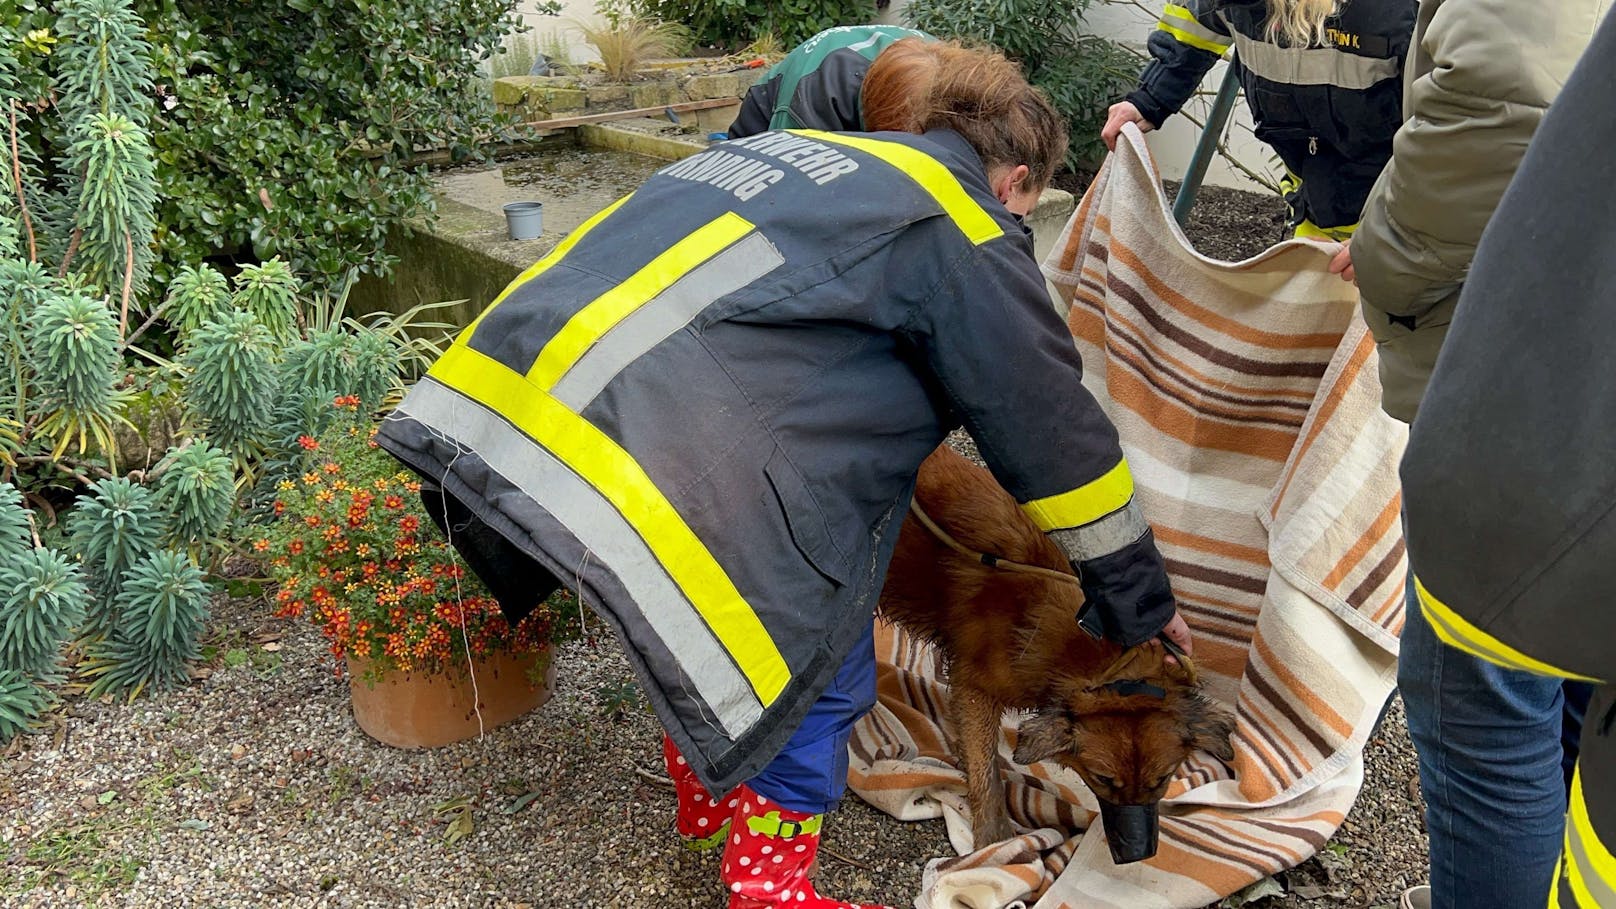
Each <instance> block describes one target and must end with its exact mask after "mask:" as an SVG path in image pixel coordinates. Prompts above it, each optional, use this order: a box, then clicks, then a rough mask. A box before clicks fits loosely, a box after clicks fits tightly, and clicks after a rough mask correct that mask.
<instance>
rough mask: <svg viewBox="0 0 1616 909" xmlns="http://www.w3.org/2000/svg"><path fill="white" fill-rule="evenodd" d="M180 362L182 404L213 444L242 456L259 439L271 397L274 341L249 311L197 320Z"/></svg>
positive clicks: (258, 442)
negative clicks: (187, 377)
mask: <svg viewBox="0 0 1616 909" xmlns="http://www.w3.org/2000/svg"><path fill="white" fill-rule="evenodd" d="M181 363H182V364H183V365H184V367H185V368H186V369H187V370H188V371H189V372H190V380H189V381H188V382H186V384H185V404H186V407H187V409H188V410H189V411H190V412H191V413H192V414H195V415H196V416H197V417H198V418H199V421H198V422H200V423H201V425H202V427H203V428H205V429H206V431H207V434H208V438H209V439H210V440H211V441H213V442H214V443H215V444H217V445H219V446H220V447H222V448H224V449H225V450H227V451H229V452H231V453H232V454H235V455H237V456H239V457H243V458H245V457H247V456H248V455H250V454H251V453H253V452H254V451H255V449H256V446H257V445H259V444H260V443H261V442H263V440H264V431H265V430H266V429H268V423H269V416H270V407H271V406H272V405H273V403H274V398H275V370H274V363H275V343H274V338H273V336H272V335H271V334H270V332H269V330H268V329H266V328H265V327H264V325H263V323H262V322H260V321H259V320H258V318H257V317H256V316H254V315H253V314H252V313H251V312H247V311H242V310H237V311H233V312H226V313H225V314H224V315H222V316H220V317H219V318H217V319H214V320H212V321H209V322H204V323H202V327H201V328H198V329H197V330H196V332H195V334H193V335H192V336H191V341H190V344H189V345H188V346H187V348H186V352H185V356H184V357H183V358H182V359H181Z"/></svg>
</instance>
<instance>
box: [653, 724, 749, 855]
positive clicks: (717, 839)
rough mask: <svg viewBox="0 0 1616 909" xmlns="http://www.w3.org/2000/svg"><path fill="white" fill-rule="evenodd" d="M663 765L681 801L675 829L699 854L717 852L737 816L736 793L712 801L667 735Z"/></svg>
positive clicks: (663, 746)
mask: <svg viewBox="0 0 1616 909" xmlns="http://www.w3.org/2000/svg"><path fill="white" fill-rule="evenodd" d="M662 762H663V763H664V764H666V765H667V767H668V778H669V779H671V780H673V791H674V794H675V795H677V796H678V797H679V811H678V814H677V815H676V821H675V826H676V827H677V829H678V831H679V835H680V836H681V837H683V838H684V840H685V845H686V846H687V847H689V848H691V849H694V850H696V851H698V852H706V851H707V850H709V849H716V848H718V847H719V846H720V845H722V844H723V842H724V834H725V833H726V832H727V831H728V830H729V822H730V818H732V817H734V816H735V806H736V804H737V794H736V792H735V791H734V790H732V791H730V793H729V794H728V795H725V796H724V797H723V798H717V799H715V798H713V796H712V794H711V793H709V792H708V791H707V787H706V786H703V785H702V784H701V780H700V779H698V778H697V777H696V771H694V770H691V769H690V764H689V763H688V762H686V761H685V756H684V755H682V754H680V753H679V749H678V748H676V747H674V744H673V739H670V738H668V737H667V736H666V735H664V736H662Z"/></svg>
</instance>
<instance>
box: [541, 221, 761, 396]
mask: <svg viewBox="0 0 1616 909" xmlns="http://www.w3.org/2000/svg"><path fill="white" fill-rule="evenodd" d="M784 262H785V258H784V257H782V256H781V255H780V251H779V250H778V249H775V247H774V244H773V243H770V242H769V240H768V238H767V237H765V236H763V235H762V234H761V233H755V232H754V233H752V234H750V235H748V236H746V237H744V238H742V239H741V240H740V242H738V243H735V244H734V245H732V246H730V247H729V248H728V249H725V250H724V251H723V252H720V253H719V254H718V255H716V256H713V257H712V258H711V259H708V260H707V261H706V262H703V263H702V264H700V265H698V266H697V267H696V268H694V269H692V270H690V271H689V272H688V273H686V274H685V275H684V276H683V277H681V278H679V279H678V280H677V281H675V282H674V283H673V284H672V285H671V286H669V287H668V288H667V289H666V290H664V291H662V292H661V293H659V294H657V295H656V296H655V297H654V298H652V299H650V300H648V301H646V302H645V304H644V305H643V306H640V307H639V308H637V309H635V310H634V311H633V312H631V313H629V314H628V315H626V316H624V317H623V319H622V321H620V322H618V323H617V325H616V326H615V327H614V328H612V329H611V330H609V331H607V332H606V333H605V334H604V335H603V336H602V337H601V338H600V339H599V340H598V341H597V342H596V343H595V345H594V346H593V347H591V348H590V349H589V350H588V351H586V352H585V353H584V354H583V356H581V357H579V358H578V360H577V361H576V362H575V363H573V365H572V367H571V368H570V369H568V370H567V371H566V372H565V373H563V374H562V375H561V377H560V378H559V379H557V380H556V383H555V386H554V387H553V388H552V389H551V393H552V394H554V395H555V396H556V398H557V399H558V400H559V401H561V403H563V404H565V405H567V406H568V407H570V408H572V409H573V410H574V411H582V410H583V409H584V408H585V407H588V406H589V402H590V401H593V400H594V399H595V396H596V395H598V394H600V392H601V389H603V388H605V387H606V384H607V383H608V382H610V381H611V380H612V379H613V377H615V376H616V375H617V374H618V373H619V372H621V371H622V370H623V368H624V367H626V366H628V365H629V364H630V363H632V362H634V361H635V360H636V359H638V358H639V357H640V356H641V355H643V354H645V353H646V352H647V351H649V350H651V348H653V347H655V346H656V345H657V344H659V343H661V342H662V341H663V340H664V339H666V338H667V337H668V336H670V335H672V334H673V333H674V332H676V331H678V330H679V329H681V328H684V327H685V326H686V325H688V324H690V322H691V320H692V319H694V318H696V316H698V315H700V314H701V312H702V310H705V309H706V308H707V307H708V306H710V305H712V304H713V302H714V301H716V300H719V299H721V298H723V297H725V296H728V295H729V294H731V293H734V292H735V291H737V290H740V289H741V288H743V287H745V286H747V285H748V284H751V283H752V282H753V281H756V280H757V279H759V278H761V277H763V276H764V275H766V274H768V273H769V272H771V271H773V270H774V269H775V268H778V267H779V266H780V265H781V264H783V263H784ZM591 305H593V304H591Z"/></svg>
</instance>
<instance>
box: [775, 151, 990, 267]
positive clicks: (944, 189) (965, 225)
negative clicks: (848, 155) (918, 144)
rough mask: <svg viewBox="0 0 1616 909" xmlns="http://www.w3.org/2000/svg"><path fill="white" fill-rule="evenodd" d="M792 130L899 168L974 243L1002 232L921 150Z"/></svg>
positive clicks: (944, 167)
mask: <svg viewBox="0 0 1616 909" xmlns="http://www.w3.org/2000/svg"><path fill="white" fill-rule="evenodd" d="M791 132H792V133H795V134H797V135H800V136H810V137H812V138H814V139H816V140H818V141H820V142H828V143H830V144H832V145H845V146H847V147H848V148H856V149H858V150H859V151H862V152H864V153H866V154H870V155H874V156H875V157H877V158H880V159H881V160H882V161H885V162H886V163H888V164H890V165H892V166H893V167H895V168H897V169H898V170H899V171H902V172H903V174H904V176H906V177H908V178H909V179H911V180H913V181H915V183H917V184H919V186H920V188H921V189H923V190H925V191H926V192H927V193H928V194H929V195H930V196H931V197H932V198H933V199H935V200H936V201H937V204H938V205H941V206H942V207H943V211H944V212H946V213H947V214H948V217H949V218H950V219H952V220H953V222H954V225H955V226H956V227H958V228H959V229H960V232H961V233H963V234H965V237H966V239H968V240H970V241H971V244H972V245H974V246H980V245H981V244H983V243H986V242H988V241H989V240H992V239H994V238H995V237H1001V236H1003V235H1004V228H1003V227H1001V226H999V222H998V221H995V220H994V219H993V216H992V215H990V214H988V212H987V210H986V209H984V208H983V207H982V206H981V205H979V204H977V201H976V200H975V199H973V198H971V194H970V193H968V192H966V191H965V187H963V186H961V185H960V182H959V180H958V179H957V178H955V176H954V175H953V173H951V172H950V171H949V169H948V167H947V165H945V164H943V162H941V161H938V160H937V159H936V158H933V157H932V156H931V155H928V154H926V153H925V152H923V151H920V150H918V149H914V148H910V147H909V146H907V145H902V144H900V143H897V142H885V141H882V140H880V139H871V138H868V137H865V136H849V135H847V134H845V133H827V132H822V131H820V130H817V129H794V130H791Z"/></svg>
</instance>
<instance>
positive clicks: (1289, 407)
mask: <svg viewBox="0 0 1616 909" xmlns="http://www.w3.org/2000/svg"><path fill="white" fill-rule="evenodd" d="M1108 318H1109V319H1110V322H1109V323H1108V330H1107V338H1108V339H1117V338H1121V339H1124V340H1126V341H1127V342H1128V346H1130V347H1132V348H1134V349H1135V350H1137V351H1138V352H1139V353H1140V354H1143V355H1145V356H1146V357H1147V358H1148V359H1149V360H1150V362H1151V363H1153V364H1161V365H1163V366H1164V367H1170V371H1171V375H1172V376H1173V378H1175V379H1178V380H1179V381H1180V382H1181V383H1183V384H1184V385H1185V386H1186V387H1188V388H1191V389H1194V390H1195V391H1196V392H1198V393H1200V394H1204V395H1209V396H1212V397H1216V398H1218V399H1219V400H1222V401H1224V402H1225V403H1232V404H1240V405H1244V406H1246V407H1250V408H1253V409H1257V410H1266V409H1267V408H1271V407H1272V408H1279V409H1282V410H1285V411H1295V412H1296V413H1295V414H1294V415H1295V416H1300V417H1306V416H1307V412H1308V411H1309V410H1312V409H1313V396H1312V394H1310V393H1309V392H1307V391H1303V390H1292V393H1291V394H1290V395H1289V397H1288V398H1286V397H1276V395H1277V393H1278V392H1280V391H1282V390H1284V389H1274V388H1261V387H1257V386H1249V385H1248V386H1242V385H1237V384H1235V383H1233V382H1231V381H1230V380H1229V377H1228V376H1227V375H1223V376H1218V377H1216V378H1213V377H1211V376H1209V375H1207V374H1206V373H1204V372H1201V371H1199V370H1197V369H1195V368H1194V367H1192V366H1190V365H1189V364H1188V363H1186V362H1185V361H1184V360H1182V359H1180V358H1178V357H1175V356H1173V355H1172V354H1171V353H1170V352H1168V351H1167V349H1166V348H1165V347H1163V346H1162V345H1160V344H1157V343H1156V342H1155V340H1154V339H1153V338H1152V337H1151V335H1150V333H1149V332H1146V331H1142V330H1141V329H1140V328H1139V326H1138V325H1136V324H1134V323H1133V322H1130V321H1128V320H1127V319H1125V318H1123V316H1122V314H1121V313H1119V312H1112V313H1110V314H1109V316H1108ZM1096 346H1099V345H1096ZM1292 416H1293V414H1289V413H1287V414H1286V418H1287V419H1288V418H1290V417H1292ZM1295 425H1297V426H1298V427H1300V425H1301V420H1300V419H1296V420H1295Z"/></svg>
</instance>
